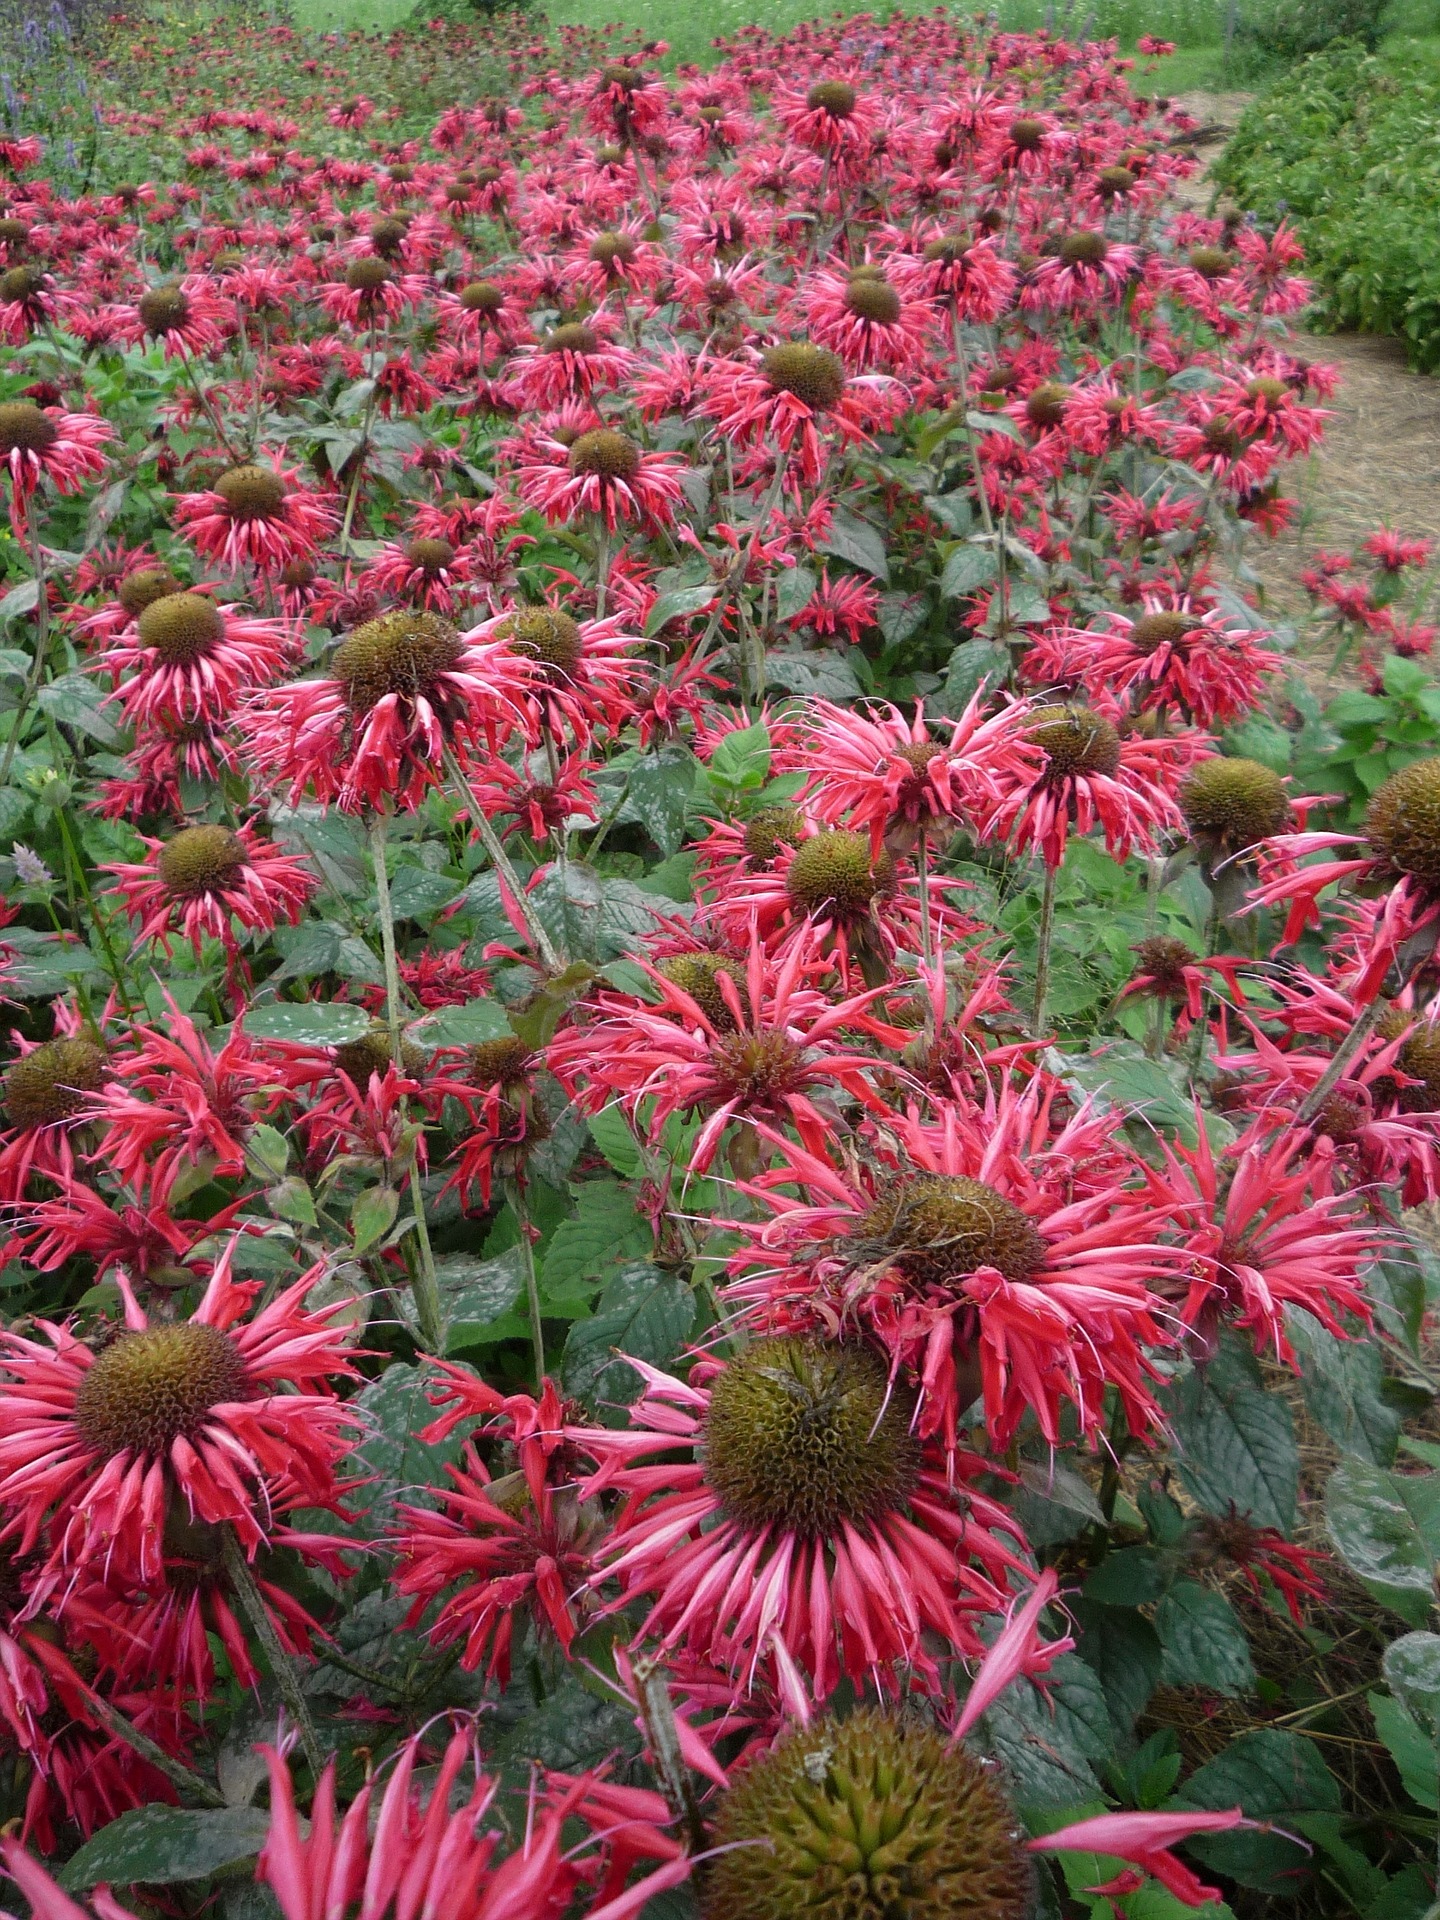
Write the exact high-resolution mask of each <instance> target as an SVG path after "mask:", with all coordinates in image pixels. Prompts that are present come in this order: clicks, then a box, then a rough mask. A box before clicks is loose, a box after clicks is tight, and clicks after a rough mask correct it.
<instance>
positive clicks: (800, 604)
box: [775, 567, 820, 620]
mask: <svg viewBox="0 0 1440 1920" xmlns="http://www.w3.org/2000/svg"><path fill="white" fill-rule="evenodd" d="M819 584H820V576H819V575H818V574H817V573H816V571H815V569H814V568H813V567H786V569H785V571H784V572H783V573H782V574H781V575H780V579H779V582H778V584H777V585H776V588H775V617H776V619H777V620H794V619H796V618H797V617H798V616H799V615H800V614H802V613H803V612H804V611H805V609H806V607H808V606H809V604H810V602H811V601H812V600H813V599H814V597H815V589H816V588H817V587H818V586H819Z"/></svg>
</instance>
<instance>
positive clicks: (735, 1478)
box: [704, 1335, 918, 1536]
mask: <svg viewBox="0 0 1440 1920" xmlns="http://www.w3.org/2000/svg"><path fill="white" fill-rule="evenodd" d="M909 1413H910V1409H909V1407H908V1405H907V1404H906V1400H905V1396H904V1394H903V1393H898V1392H892V1390H891V1385H890V1381H889V1379H888V1376H887V1373H886V1368H885V1363H884V1362H883V1360H881V1359H880V1358H879V1357H878V1356H877V1355H875V1354H872V1353H870V1352H869V1351H868V1350H867V1349H865V1348H862V1347H854V1346H842V1345H839V1344H837V1343H835V1342H831V1341H826V1340H821V1339H814V1338H808V1337H804V1338H802V1337H794V1336H788V1335H782V1336H780V1337H778V1338H770V1339H762V1340H756V1341H754V1342H752V1344H751V1345H750V1346H748V1347H747V1348H746V1349H745V1351H744V1352H743V1353H742V1354H741V1355H740V1356H739V1357H738V1358H737V1359H735V1360H732V1361H731V1362H730V1364H729V1365H728V1366H727V1367H726V1369H725V1371H724V1372H723V1373H722V1374H719V1375H718V1376H717V1377H716V1379H715V1381H714V1383H713V1385H712V1386H711V1389H710V1405H709V1408H708V1410H707V1412H706V1415H705V1427H704V1451H705V1478H706V1481H707V1482H708V1484H709V1485H710V1486H711V1487H712V1488H713V1489H714V1491H715V1493H716V1494H717V1495H718V1496H719V1499H720V1501H721V1504H722V1505H723V1506H724V1508H725V1511H726V1512H727V1513H728V1514H729V1515H730V1517H731V1518H732V1519H734V1520H737V1521H739V1522H740V1523H741V1524H742V1525H744V1526H747V1527H753V1528H755V1529H757V1530H758V1529H760V1528H763V1527H777V1528H784V1529H786V1530H787V1531H791V1532H796V1533H802V1534H808V1535H811V1536H813V1535H816V1534H822V1533H825V1532H828V1531H829V1530H830V1529H832V1528H834V1527H837V1526H838V1525H839V1524H840V1523H841V1522H843V1521H847V1520H848V1521H850V1522H851V1523H852V1524H853V1523H855V1522H861V1523H863V1522H865V1521H874V1520H878V1519H881V1518H883V1516H884V1515H886V1514H888V1513H892V1512H894V1511H895V1509H896V1508H897V1507H901V1506H903V1505H904V1502H905V1501H906V1500H907V1499H908V1497H909V1495H910V1494H911V1492H912V1491H913V1489H914V1486H915V1480H916V1473H917V1468H918V1454H917V1449H916V1445H915V1442H914V1441H913V1439H912V1438H911V1435H910V1431H909V1424H910V1423H909Z"/></svg>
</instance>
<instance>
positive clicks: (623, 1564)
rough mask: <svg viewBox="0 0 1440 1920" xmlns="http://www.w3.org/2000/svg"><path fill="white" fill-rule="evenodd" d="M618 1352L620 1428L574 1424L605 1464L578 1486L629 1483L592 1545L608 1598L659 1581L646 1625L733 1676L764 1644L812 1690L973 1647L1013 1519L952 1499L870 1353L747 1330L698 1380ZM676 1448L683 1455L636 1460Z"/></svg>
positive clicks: (889, 1681)
mask: <svg viewBox="0 0 1440 1920" xmlns="http://www.w3.org/2000/svg"><path fill="white" fill-rule="evenodd" d="M631 1364H632V1365H636V1366H637V1370H638V1371H639V1372H640V1374H641V1377H642V1379H643V1380H644V1381H645V1395H644V1398H643V1399H642V1400H641V1401H640V1403H639V1405H638V1406H637V1407H636V1408H635V1410H634V1411H633V1413H632V1415H631V1422H630V1425H629V1427H628V1428H623V1429H618V1430H612V1429H610V1428H585V1429H574V1430H572V1431H571V1433H570V1438H571V1439H572V1440H573V1441H574V1443H575V1444H576V1445H578V1446H580V1447H582V1448H583V1449H584V1450H586V1451H587V1452H589V1453H591V1454H593V1455H594V1456H595V1458H596V1459H597V1460H598V1461H599V1462H600V1466H599V1470H598V1471H597V1472H596V1473H595V1474H593V1475H591V1476H590V1477H589V1478H588V1479H585V1480H582V1481H581V1483H580V1485H581V1493H582V1496H585V1497H594V1496H596V1495H598V1494H599V1493H600V1491H601V1490H602V1489H604V1488H608V1487H612V1486H613V1487H615V1488H617V1489H618V1490H619V1491H620V1492H622V1493H624V1494H625V1495H627V1496H628V1497H627V1500H626V1504H625V1505H624V1506H623V1507H622V1509H621V1511H620V1515H619V1517H618V1519H617V1522H616V1525H615V1528H614V1530H613V1532H612V1533H611V1534H610V1536H609V1538H608V1539H607V1540H606V1542H605V1543H604V1545H603V1546H602V1547H601V1549H600V1557H601V1559H602V1562H603V1564H604V1566H605V1567H606V1568H607V1569H608V1572H609V1574H610V1575H611V1576H613V1577H614V1578H616V1579H618V1580H619V1582H620V1586H621V1594H622V1598H626V1599H628V1598H633V1597H637V1596H639V1595H643V1594H649V1595H651V1596H653V1599H652V1605H651V1610H650V1613H649V1615H648V1617H647V1619H646V1621H645V1624H644V1626H643V1628H642V1632H645V1633H651V1634H659V1635H660V1636H661V1637H662V1644H663V1645H665V1646H666V1647H679V1648H684V1649H685V1650H686V1651H688V1652H689V1653H692V1654H696V1655H698V1656H700V1657H703V1658H705V1659H708V1660H712V1661H714V1662H716V1663H717V1664H719V1665H721V1666H723V1667H724V1668H726V1669H727V1670H728V1671H729V1672H731V1673H732V1674H734V1675H736V1676H737V1677H739V1676H742V1675H747V1674H751V1673H753V1672H755V1670H756V1668H757V1667H758V1666H761V1665H764V1666H765V1667H767V1668H768V1667H769V1666H770V1665H771V1662H772V1661H773V1660H775V1659H776V1658H777V1655H778V1657H780V1658H781V1659H782V1660H783V1661H785V1662H788V1663H789V1664H790V1665H791V1666H792V1667H794V1668H797V1669H798V1670H799V1671H800V1672H801V1673H803V1674H805V1675H806V1676H807V1678H808V1679H809V1682H810V1685H811V1687H812V1690H813V1693H814V1696H815V1697H816V1698H817V1699H825V1698H827V1697H828V1696H829V1694H830V1693H832V1692H833V1691H834V1689H835V1687H836V1686H837V1685H838V1684H839V1682H840V1680H841V1678H842V1677H843V1676H848V1677H850V1678H852V1679H854V1680H856V1681H859V1680H860V1679H861V1677H862V1676H867V1677H869V1678H870V1679H871V1680H872V1681H873V1682H874V1683H875V1684H878V1685H879V1686H880V1687H882V1688H887V1689H888V1688H893V1687H895V1686H898V1685H903V1684H904V1682H903V1681H902V1680H901V1677H900V1673H899V1672H898V1671H897V1668H899V1667H901V1666H903V1668H904V1669H906V1670H907V1671H908V1673H909V1674H910V1676H912V1681H914V1682H918V1683H919V1684H921V1685H922V1686H925V1687H927V1688H930V1689H934V1688H935V1687H936V1686H937V1685H938V1684H939V1669H938V1667H937V1666H936V1662H935V1657H934V1652H933V1651H932V1649H933V1648H934V1647H935V1646H937V1644H945V1643H948V1644H949V1645H950V1646H952V1647H954V1648H956V1649H958V1650H962V1651H966V1652H971V1653H975V1652H978V1650H979V1646H980V1642H979V1639H978V1636H977V1634H976V1632H975V1626H974V1616H975V1614H976V1613H977V1612H981V1611H985V1610H987V1609H989V1608H994V1609H997V1610H998V1609H1003V1605H1004V1594H1003V1590H1002V1589H1001V1588H1000V1587H998V1586H997V1585H996V1584H995V1583H996V1581H997V1580H1002V1579H1004V1578H1006V1577H1007V1575H1008V1574H1009V1573H1010V1572H1011V1571H1015V1572H1018V1571H1019V1569H1020V1562H1019V1560H1018V1558H1017V1556H1016V1554H1015V1551H1014V1548H1013V1547H1012V1546H1011V1545H1010V1544H1009V1543H1008V1542H1006V1541H1003V1540H1002V1539H1001V1538H999V1537H998V1535H997V1533H996V1532H994V1531H992V1529H994V1528H996V1527H1006V1528H1009V1529H1010V1530H1011V1531H1012V1532H1013V1530H1014V1529H1013V1522H1010V1521H1008V1520H1005V1519H1004V1518H1003V1517H1002V1512H1003V1510H1002V1509H1001V1508H1000V1507H999V1506H998V1505H997V1504H996V1503H993V1502H991V1501H989V1500H987V1499H986V1498H985V1497H984V1496H983V1495H981V1494H980V1493H979V1492H978V1490H975V1489H969V1490H967V1491H968V1492H969V1498H968V1499H967V1501H966V1503H965V1506H964V1507H963V1508H962V1507H961V1506H960V1505H959V1504H957V1503H956V1502H955V1501H954V1500H953V1499H952V1498H951V1495H950V1487H949V1485H948V1483H947V1481H946V1478H945V1475H944V1472H943V1470H940V1467H939V1463H938V1462H937V1461H936V1460H934V1459H933V1458H932V1457H931V1456H930V1454H929V1450H928V1449H927V1448H926V1447H925V1446H924V1445H923V1444H922V1443H920V1442H918V1441H916V1440H915V1439H914V1438H913V1437H912V1435H911V1432H910V1421H909V1409H908V1407H907V1406H906V1404H905V1401H904V1397H903V1395H901V1394H900V1393H898V1392H897V1391H896V1390H895V1389H894V1387H893V1385H892V1383H891V1382H890V1381H889V1379H888V1378H887V1374H886V1369H885V1365H884V1362H883V1361H882V1360H881V1359H880V1358H879V1357H878V1356H877V1355H876V1354H874V1353H873V1352H870V1351H868V1350H866V1349H865V1348H864V1347H862V1346H859V1345H853V1346H852V1345H845V1344H837V1343H835V1342H831V1341H826V1340H823V1339H817V1338H814V1337H804V1336H802V1337H794V1336H779V1337H775V1338H771V1339H763V1340H756V1341H753V1342H752V1343H751V1344H750V1345H749V1346H748V1347H747V1348H746V1349H745V1351H744V1353H743V1354H741V1355H740V1356H739V1357H738V1358H736V1359H734V1360H731V1361H729V1362H727V1363H725V1364H724V1365H723V1366H721V1365H718V1364H717V1365H716V1366H715V1367H714V1369H713V1371H711V1372H710V1376H709V1385H708V1386H706V1387H701V1386H698V1385H697V1384H696V1383H695V1381H694V1380H693V1379H692V1381H691V1383H690V1384H689V1385H686V1384H685V1383H683V1382H682V1381H680V1380H677V1379H673V1378H671V1377H670V1376H669V1375H668V1374H664V1373H659V1372H657V1371H656V1370H655V1369H654V1368H652V1367H648V1366H644V1365H642V1364H640V1363H636V1362H632V1363H631ZM687 1444H689V1445H692V1446H694V1447H695V1448H696V1450H697V1454H698V1457H697V1458H696V1459H695V1461H694V1463H693V1464H691V1465H678V1464H676V1463H675V1462H674V1461H673V1460H671V1459H666V1460H661V1461H657V1462H656V1463H655V1464H653V1465H642V1464H641V1462H643V1461H644V1460H645V1458H646V1456H647V1455H672V1454H673V1453H674V1451H675V1450H676V1449H677V1448H678V1447H681V1446H685V1445H687ZM977 1465H978V1462H976V1461H975V1460H974V1459H973V1458H972V1457H970V1456H966V1457H965V1459H964V1460H963V1461H962V1462H961V1465H960V1470H961V1471H962V1472H963V1473H965V1474H966V1476H967V1477H968V1476H970V1475H973V1474H974V1472H975V1470H976V1466H977ZM604 1577H605V1576H604V1574H597V1575H596V1581H597V1583H598V1582H599V1581H600V1580H602V1579H603V1578H604Z"/></svg>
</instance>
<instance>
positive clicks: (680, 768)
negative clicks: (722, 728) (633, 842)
mask: <svg viewBox="0 0 1440 1920" xmlns="http://www.w3.org/2000/svg"><path fill="white" fill-rule="evenodd" d="M694 791H695V756H694V755H693V754H692V753H691V751H690V749H689V748H688V747H680V746H669V747H662V748H661V749H660V751H659V752H658V753H647V754H644V755H642V757H641V758H640V759H638V760H637V761H636V762H635V764H634V766H633V767H631V769H630V786H629V791H628V792H627V794H626V797H625V804H624V806H623V807H622V808H621V811H620V817H621V819H622V820H633V821H634V822H635V824H636V825H637V826H641V827H643V828H644V829H645V831H646V832H647V833H648V834H649V836H650V838H651V839H652V840H653V841H654V842H655V844H656V846H657V847H659V849H660V851H661V852H662V853H664V854H671V853H675V852H677V851H678V850H679V846H680V842H681V841H682V840H683V839H684V838H685V814H686V809H687V808H688V806H689V804H690V796H691V795H692V794H693V793H694Z"/></svg>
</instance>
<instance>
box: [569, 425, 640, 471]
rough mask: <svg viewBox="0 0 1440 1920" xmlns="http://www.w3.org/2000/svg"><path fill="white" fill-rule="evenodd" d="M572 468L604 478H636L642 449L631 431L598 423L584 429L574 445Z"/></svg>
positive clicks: (571, 451)
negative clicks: (591, 429) (630, 435)
mask: <svg viewBox="0 0 1440 1920" xmlns="http://www.w3.org/2000/svg"><path fill="white" fill-rule="evenodd" d="M570 471H571V472H572V473H589V474H593V475H595V476H596V477H597V478H598V479H601V480H633V479H634V478H635V476H636V474H637V473H638V472H639V471H640V449H639V447H637V446H636V444H635V442H634V441H633V440H632V439H630V438H629V436H628V435H627V434H623V433H616V432H615V431H614V429H613V428H611V427H597V428H596V429H595V430H594V431H593V432H592V433H582V434H581V435H580V438H579V439H578V440H577V441H576V442H575V444H574V445H573V446H572V447H571V449H570Z"/></svg>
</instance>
